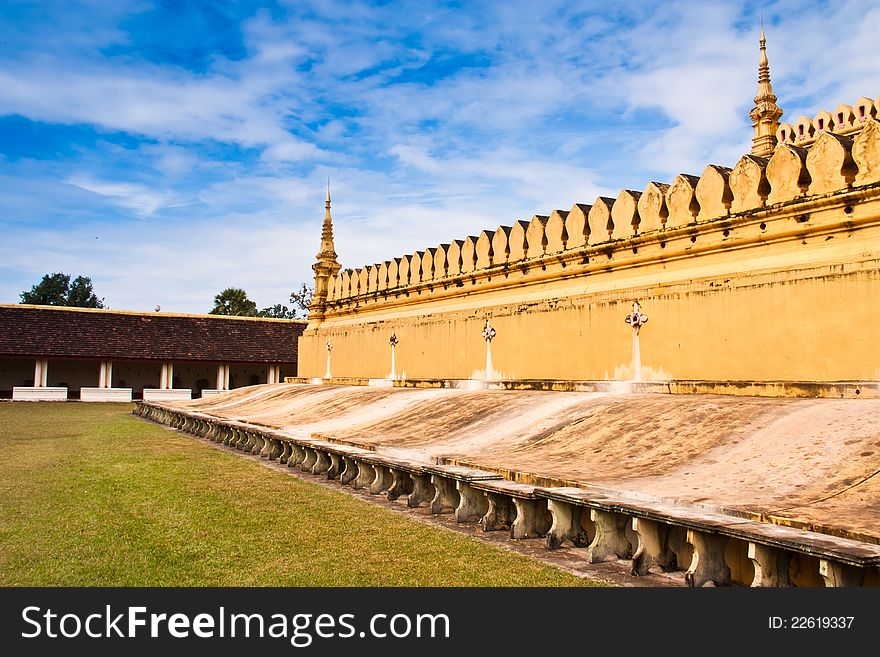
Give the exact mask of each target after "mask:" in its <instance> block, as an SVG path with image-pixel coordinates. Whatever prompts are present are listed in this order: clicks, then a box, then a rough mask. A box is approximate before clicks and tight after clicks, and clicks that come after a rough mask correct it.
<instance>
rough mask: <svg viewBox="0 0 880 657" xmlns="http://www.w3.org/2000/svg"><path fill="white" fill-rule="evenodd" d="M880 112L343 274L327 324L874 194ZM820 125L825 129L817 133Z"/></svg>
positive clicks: (869, 107)
mask: <svg viewBox="0 0 880 657" xmlns="http://www.w3.org/2000/svg"><path fill="white" fill-rule="evenodd" d="M878 105H880V99H878V101H876V102H875V101H872V100H871V99H868V98H863V99H860V100H859V101H858V102H857V103H856V105H855V106H853V107H850V106H849V105H845V106H844V105H841V106H840V107H839V108H838V110H836V111H835V112H834V113H827V112H826V113H823V114H822V115H821V117H817V119H816V120H815V121H814V120H810V119H802V120H801V121H800V122H799V123H798V124H797V126H794V127H792V126H788V124H783V127H782V128H780V135H779V144H778V146H777V148H776V150H775V152H774V153H773V155H772V156H771V157H770V158H762V157H757V156H754V155H743V156H742V157H741V158H740V160H739V161H738V162H737V163H736V164H735V165H734V166H733V167H731V168H728V167H723V166H719V165H714V164H710V165H708V166H707V167H706V168H705V170H704V171H703V172H702V174H701V175H700V176H699V177H698V176H694V175H689V174H680V175H678V176H677V177H676V178H675V180H673V181H672V183H670V184H667V183H662V182H649V183H648V185H647V186H646V187H645V189H644V190H643V191H636V190H623V191H621V192H620V193H619V194H618V195H617V197H616V198H611V197H599V198H597V199H596V200H595V201H594V202H593V203H592V204H591V205H585V204H580V203H577V204H575V205H573V206H572V207H571V209H570V210H554V211H553V212H551V213H550V214H548V215H535V216H534V217H532V218H531V219H530V220H529V221H516V222H514V223H513V225H511V226H499V227H498V228H496V229H495V230H483V231H481V232H479V233H478V234H477V235H472V236H468V237H466V238H465V239H463V240H452V241H450V242H449V243H448V244H440V245H438V246H436V247H430V248H427V249H425V250H424V251H417V252H415V253H413V254H411V255H405V256H402V257H400V258H394V259H393V260H389V261H386V262H383V263H379V264H375V265H369V266H366V267H362V268H359V269H344V270H341V271H340V272H339V273H338V274H337V275H336V276H335V277H334V278H332V279H331V281H330V283H329V290H328V296H327V304H328V306H327V312H328V315H332V314H333V313H334V312H345V311H346V310H349V309H350V308H352V307H354V306H357V307H358V308H360V307H362V306H364V305H369V304H382V303H388V302H393V301H394V300H395V299H397V298H398V297H407V296H411V295H413V294H416V295H422V294H430V293H436V292H437V291H438V290H445V289H453V290H454V289H457V288H461V287H467V286H471V285H476V284H479V283H481V282H483V281H486V280H492V278H493V277H495V279H496V280H497V279H498V278H499V277H501V278H509V279H510V280H511V282H512V284H514V283H517V282H522V280H523V279H522V277H523V276H528V275H530V274H529V273H530V272H539V273H540V272H543V274H541V275H546V270H547V269H548V267H553V268H556V269H559V270H564V269H565V267H569V268H570V269H572V270H574V269H575V268H577V267H578V266H581V265H583V264H584V263H586V262H588V261H589V260H590V258H595V257H597V256H600V255H604V256H605V258H606V259H607V260H606V259H603V260H602V261H603V263H606V262H607V265H608V266H611V267H613V266H614V262H615V261H614V257H615V254H621V255H625V254H628V253H630V252H632V253H636V252H637V251H638V250H639V248H644V247H649V246H651V245H653V244H655V243H656V244H659V246H660V247H661V248H665V247H666V246H667V243H668V242H670V240H672V239H674V238H676V237H681V236H682V235H684V234H685V233H686V234H687V236H689V237H690V238H691V242H693V241H696V235H697V234H698V233H700V232H706V233H710V232H713V231H717V232H720V231H721V230H724V231H726V232H725V237H727V233H728V232H729V230H728V227H729V225H732V224H736V223H738V224H742V225H743V226H745V225H746V224H748V223H749V222H750V221H751V222H753V223H755V225H756V226H757V225H758V224H760V225H761V226H765V222H766V221H768V218H767V217H768V216H770V217H772V216H773V215H779V214H784V213H785V212H787V211H788V210H789V209H791V208H789V206H792V207H794V205H796V204H798V203H805V204H806V203H809V202H810V201H811V199H816V198H818V197H820V196H822V197H824V196H827V195H829V194H846V193H847V192H853V191H855V190H858V188H860V187H865V186H869V185H874V184H876V183H878V182H880V121H878V119H877V116H878V109H877V106H878ZM826 115H827V116H826ZM841 117H842V118H841ZM820 121H821V124H822V125H823V126H824V127H823V128H821V129H817V128H816V127H815V126H816V125H818V123H817V122H820ZM801 129H803V131H804V134H805V135H807V134H809V135H810V137H809V139H807V138H803V139H802V138H800V137H793V136H792V135H795V134H797V135H800V132H801ZM783 133H784V134H783ZM844 205H846V203H844ZM805 212H806V211H805ZM789 214H790V213H789ZM765 228H766V226H765ZM763 230H764V229H763V228H762V231H763ZM768 235H769V233H763V234H762V237H761V239H762V240H763V241H766V240H767V239H768ZM731 246H732V244H731ZM741 246H742V243H739V244H737V247H738V248H739V247H741ZM685 247H686V248H688V249H690V248H691V244H690V243H687V244H685V246H683V247H682V248H685ZM653 253H654V256H653V257H655V258H663V257H667V258H668V257H670V255H671V249H668V250H667V251H665V252H661V251H659V250H658V251H656V252H653ZM603 266H604V265H603ZM586 273H588V272H586ZM517 276H519V278H517Z"/></svg>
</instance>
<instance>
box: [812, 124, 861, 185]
mask: <svg viewBox="0 0 880 657" xmlns="http://www.w3.org/2000/svg"><path fill="white" fill-rule="evenodd" d="M852 146H853V140H852V138H851V137H843V136H841V135H835V134H833V133H830V132H825V133H822V135H820V136H819V138H818V139H817V140H816V143H815V144H813V146H812V147H811V148H810V150H809V152H808V153H807V171H809V172H810V187H809V193H810V194H825V193H827V192H834V191H837V190H840V189H846V188H847V187H849V186H850V185H852V183H853V180H855V177H856V165H855V162H853V157H852Z"/></svg>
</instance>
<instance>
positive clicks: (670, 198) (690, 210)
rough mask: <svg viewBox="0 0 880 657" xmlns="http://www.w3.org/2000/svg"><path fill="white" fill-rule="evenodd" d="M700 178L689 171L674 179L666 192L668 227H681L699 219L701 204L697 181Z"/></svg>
mask: <svg viewBox="0 0 880 657" xmlns="http://www.w3.org/2000/svg"><path fill="white" fill-rule="evenodd" d="M699 181H700V179H699V178H697V176H692V175H690V174H687V173H680V174H678V175H677V176H676V177H675V180H673V181H672V184H671V185H670V186H669V189H668V190H667V192H666V208H667V209H668V210H669V216H668V217H667V218H666V228H667V229H669V228H680V227H681V226H687V225H688V224H692V223H694V222H695V221H696V220H697V215H698V214H699V212H700V204H699V203H698V202H697V194H696V189H697V183H699Z"/></svg>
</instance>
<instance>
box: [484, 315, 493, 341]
mask: <svg viewBox="0 0 880 657" xmlns="http://www.w3.org/2000/svg"><path fill="white" fill-rule="evenodd" d="M494 337H495V329H494V328H492V325H491V324H489V320H488V319H487V320H486V326H484V327H483V339H485V340H486V342H492V338H494Z"/></svg>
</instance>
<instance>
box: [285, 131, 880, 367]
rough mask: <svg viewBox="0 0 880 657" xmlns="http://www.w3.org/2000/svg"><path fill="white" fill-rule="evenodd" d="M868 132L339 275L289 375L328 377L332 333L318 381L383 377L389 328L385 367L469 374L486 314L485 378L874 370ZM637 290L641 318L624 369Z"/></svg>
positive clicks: (878, 269)
mask: <svg viewBox="0 0 880 657" xmlns="http://www.w3.org/2000/svg"><path fill="white" fill-rule="evenodd" d="M878 143H880V124H878V123H877V122H876V121H874V120H873V119H871V120H870V121H869V122H868V123H866V125H865V126H864V129H862V130H861V131H860V132H858V133H857V134H856V136H855V137H848V136H838V135H833V134H824V133H823V134H822V135H820V136H819V137H818V138H817V139H816V140H815V142H814V143H813V144H812V145H811V148H810V150H809V151H806V150H805V149H803V148H800V147H796V146H792V145H791V144H787V143H781V144H780V145H779V146H778V147H777V150H776V152H775V153H774V155H773V157H771V158H770V159H769V161H768V160H765V159H763V158H756V157H754V156H744V158H742V159H741V160H740V162H739V163H737V165H736V166H735V167H734V168H733V169H727V168H724V167H717V166H710V167H707V168H706V171H705V172H704V173H703V175H702V176H701V177H700V178H699V179H697V178H696V177H693V176H679V177H678V178H676V180H675V181H674V182H673V183H672V184H671V185H669V186H666V185H662V184H657V183H651V184H650V185H649V186H648V187H647V188H646V189H645V191H644V193H639V192H632V191H630V190H625V191H624V192H621V194H620V195H619V196H618V197H617V199H610V198H605V199H597V202H596V203H594V204H593V205H592V206H585V205H578V206H575V207H574V208H572V210H571V211H569V212H562V211H555V212H554V213H552V214H551V215H548V216H536V217H535V218H534V219H533V220H532V221H531V222H522V223H520V222H518V223H517V224H516V225H514V226H513V227H500V228H499V229H497V230H496V231H483V232H482V233H478V235H479V237H470V238H467V239H465V240H461V241H453V242H451V243H450V245H440V246H438V247H432V248H431V249H426V250H425V251H420V252H416V253H415V254H413V255H411V256H408V257H406V258H398V259H395V260H393V261H388V262H386V263H381V264H380V265H375V266H371V267H365V268H362V269H359V270H354V271H352V270H346V271H343V272H340V273H339V275H338V276H337V277H336V278H335V280H333V281H332V282H331V285H330V286H329V287H330V292H329V295H328V297H327V302H326V308H325V310H324V312H323V315H322V316H321V317H313V318H312V320H311V321H310V323H309V327H308V328H307V330H306V331H305V332H304V333H303V335H302V337H300V341H299V363H300V369H299V375H300V376H305V377H321V376H323V375H324V374H325V371H326V367H327V350H326V348H325V345H326V343H327V341H328V340H329V341H331V342H332V345H333V349H332V353H331V373H332V376H334V377H362V378H384V377H387V376H388V375H389V374H390V370H391V347H390V345H389V344H388V339H389V337H390V335H391V333H392V331H393V332H394V333H395V334H396V335H397V337H398V338H399V344H398V345H397V347H396V368H395V369H396V372H395V373H396V374H397V375H398V376H405V377H407V378H409V379H471V378H483V376H484V369H485V365H486V342H485V340H484V339H483V338H482V336H481V331H482V329H483V326H484V324H485V321H486V319H489V320H490V321H491V325H492V327H493V328H495V330H496V331H497V335H496V337H495V338H494V340H493V341H492V343H491V350H492V361H493V369H494V370H495V372H496V373H497V374H496V375H495V376H493V377H492V378H501V379H572V380H621V381H628V380H633V379H636V378H639V379H641V380H643V381H664V380H673V381H674V380H716V381H717V380H720V381H780V380H782V381H877V380H880V339H878V338H877V337H876V336H877V335H878V328H877V327H878V326H880V306H878V303H877V300H878V299H880V168H878V166H877V162H878V160H880V147H878ZM584 225H586V230H583V233H584V236H583V237H581V236H580V235H579V234H578V231H579V230H580V228H579V227H580V226H584ZM572 227H574V229H573V230H570V229H571V228H572ZM490 238H491V239H490ZM425 254H429V255H430V256H433V260H432V258H430V257H426V256H425ZM452 254H455V259H454V260H453V256H452ZM462 254H468V255H467V256H466V257H465V258H464V259H461V258H462ZM429 260H432V264H433V266H429ZM414 262H415V263H417V265H414V264H413V263H414ZM438 263H439V264H440V265H442V267H441V266H438ZM404 270H406V272H407V274H406V278H404V274H403V272H404ZM389 272H392V273H393V274H394V276H395V277H397V278H396V280H394V279H392V276H391V274H390V273H389ZM462 272H464V273H462ZM634 301H637V302H638V303H639V304H640V307H641V310H642V312H643V313H645V314H647V315H648V317H649V321H648V323H647V324H646V325H645V326H644V327H642V329H641V331H640V334H639V338H638V342H639V350H640V354H641V366H642V367H641V370H640V372H639V373H638V374H639V376H638V377H636V373H635V372H634V371H633V362H634V359H633V331H632V329H631V328H630V327H629V326H628V325H626V324H625V323H624V317H625V316H626V315H627V314H629V312H630V311H631V305H632V302H634Z"/></svg>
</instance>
